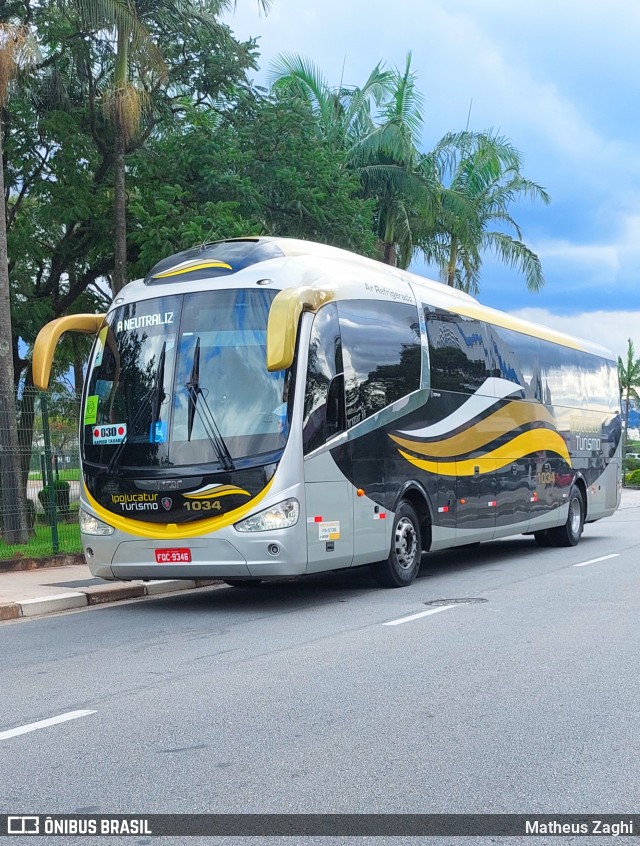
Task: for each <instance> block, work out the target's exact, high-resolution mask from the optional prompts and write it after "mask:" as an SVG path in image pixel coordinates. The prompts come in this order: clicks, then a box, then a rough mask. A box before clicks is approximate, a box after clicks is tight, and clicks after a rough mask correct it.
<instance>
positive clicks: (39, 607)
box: [0, 579, 223, 622]
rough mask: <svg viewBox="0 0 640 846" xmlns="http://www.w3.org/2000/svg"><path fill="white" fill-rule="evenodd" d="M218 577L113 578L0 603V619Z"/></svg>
mask: <svg viewBox="0 0 640 846" xmlns="http://www.w3.org/2000/svg"><path fill="white" fill-rule="evenodd" d="M221 584H223V582H222V581H221V580H220V579H191V580H183V579H175V580H170V581H149V582H144V583H142V584H140V583H138V582H116V583H115V584H113V585H97V586H96V587H88V588H85V589H84V590H77V591H74V592H73V593H59V594H56V595H55V596H43V597H41V598H39V599H22V600H20V601H19V602H6V603H4V604H0V622H2V621H5V620H18V619H20V618H21V617H41V616H43V615H45V614H55V613H57V612H58V611H71V610H72V609H74V608H84V607H86V606H91V605H105V604H106V603H108V602H121V601H122V600H124V599H137V598H138V597H141V596H160V595H162V594H163V593H176V592H178V591H182V590H195V589H197V588H203V587H211V586H212V585H221Z"/></svg>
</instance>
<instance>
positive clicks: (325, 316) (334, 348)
mask: <svg viewBox="0 0 640 846" xmlns="http://www.w3.org/2000/svg"><path fill="white" fill-rule="evenodd" d="M341 372H342V345H341V341H340V325H339V323H338V309H337V307H336V304H335V303H330V304H329V305H326V306H324V307H323V308H321V309H320V311H319V312H318V313H317V314H316V316H315V318H314V320H313V326H312V327H311V338H310V340H309V358H308V361H307V382H306V387H305V395H304V423H303V443H304V452H305V454H306V453H308V452H311V450H314V449H316V448H317V447H319V446H322V444H323V443H324V442H325V441H326V440H327V396H328V393H329V386H330V384H331V381H332V379H333V378H334V376H336V375H337V374H338V373H341Z"/></svg>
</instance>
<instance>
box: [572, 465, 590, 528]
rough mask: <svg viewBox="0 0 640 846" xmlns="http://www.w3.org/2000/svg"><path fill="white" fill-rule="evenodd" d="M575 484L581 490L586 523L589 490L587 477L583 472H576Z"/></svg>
mask: <svg viewBox="0 0 640 846" xmlns="http://www.w3.org/2000/svg"><path fill="white" fill-rule="evenodd" d="M573 484H574V485H575V486H576V488H578V490H579V491H580V494H581V496H582V503H583V505H584V520H585V523H586V521H587V510H588V502H589V500H588V498H587V490H588V488H587V482H586V479H585V478H584V476H583V475H582V473H576V475H575V477H574V479H573Z"/></svg>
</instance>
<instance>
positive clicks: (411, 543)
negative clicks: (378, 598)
mask: <svg viewBox="0 0 640 846" xmlns="http://www.w3.org/2000/svg"><path fill="white" fill-rule="evenodd" d="M421 558H422V533H421V531H420V520H419V519H418V515H417V514H416V511H415V509H414V507H413V506H412V505H410V503H408V502H404V501H403V502H401V503H400V505H399V506H398V510H397V511H396V513H395V517H394V518H393V530H392V532H391V551H390V552H389V557H388V558H387V560H386V561H379V562H377V563H376V564H372V565H371V572H372V574H373V577H374V579H375V580H376V581H377V582H378V584H379V585H381V586H382V587H390V588H397V587H407V586H408V585H410V584H411V582H412V581H413V580H414V579H415V577H416V576H417V575H418V570H419V569H420V560H421Z"/></svg>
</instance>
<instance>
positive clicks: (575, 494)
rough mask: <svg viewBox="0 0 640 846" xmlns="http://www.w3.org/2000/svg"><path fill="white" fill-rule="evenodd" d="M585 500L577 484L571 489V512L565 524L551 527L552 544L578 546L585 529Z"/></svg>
mask: <svg viewBox="0 0 640 846" xmlns="http://www.w3.org/2000/svg"><path fill="white" fill-rule="evenodd" d="M585 511H586V508H585V501H584V498H583V496H582V493H581V491H580V488H578V487H577V485H571V490H570V491H569V514H568V516H567V522H566V523H565V524H564V526H558V528H557V529H549V538H550V540H551V546H577V544H578V541H579V540H580V537H581V536H582V530H583V529H584V518H585Z"/></svg>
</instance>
